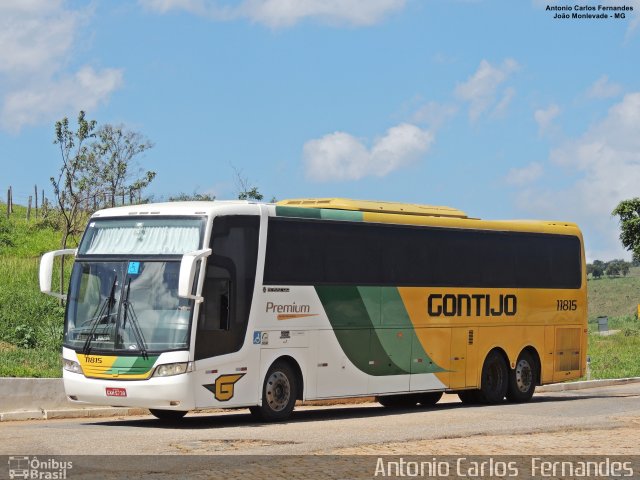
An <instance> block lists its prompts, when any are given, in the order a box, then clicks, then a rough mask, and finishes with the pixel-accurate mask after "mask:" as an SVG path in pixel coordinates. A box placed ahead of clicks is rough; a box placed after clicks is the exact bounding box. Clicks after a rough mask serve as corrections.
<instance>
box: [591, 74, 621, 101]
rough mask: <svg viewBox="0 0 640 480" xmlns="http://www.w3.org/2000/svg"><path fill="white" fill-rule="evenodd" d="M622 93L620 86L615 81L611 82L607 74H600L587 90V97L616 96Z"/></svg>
mask: <svg viewBox="0 0 640 480" xmlns="http://www.w3.org/2000/svg"><path fill="white" fill-rule="evenodd" d="M621 93H622V86H620V85H619V84H617V83H611V82H610V81H609V77H608V76H607V75H602V76H601V77H600V78H599V79H598V80H596V81H595V83H594V84H593V85H591V87H589V90H587V97H589V98H611V97H617V96H618V95H620V94H621Z"/></svg>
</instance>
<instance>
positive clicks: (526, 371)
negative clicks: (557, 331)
mask: <svg viewBox="0 0 640 480" xmlns="http://www.w3.org/2000/svg"><path fill="white" fill-rule="evenodd" d="M537 378H538V367H537V363H536V361H535V360H534V359H533V356H532V355H531V354H530V353H529V352H527V351H526V350H524V351H522V352H521V353H520V355H519V356H518V361H517V362H516V368H514V369H513V370H511V371H510V372H509V387H508V389H507V400H508V401H510V402H514V403H522V402H528V401H529V400H531V397H532V396H533V392H535V390H536V380H537Z"/></svg>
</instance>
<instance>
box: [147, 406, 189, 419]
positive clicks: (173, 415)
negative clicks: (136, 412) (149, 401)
mask: <svg viewBox="0 0 640 480" xmlns="http://www.w3.org/2000/svg"><path fill="white" fill-rule="evenodd" d="M149 412H150V413H151V415H153V416H154V417H156V418H157V419H158V420H162V421H163V422H177V421H179V420H182V418H183V417H184V416H185V415H186V414H187V412H185V411H183V410H159V409H156V408H150V409H149Z"/></svg>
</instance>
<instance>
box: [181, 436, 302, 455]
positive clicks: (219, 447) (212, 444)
mask: <svg viewBox="0 0 640 480" xmlns="http://www.w3.org/2000/svg"><path fill="white" fill-rule="evenodd" d="M293 444H295V442H287V441H276V440H254V439H237V440H234V439H227V440H218V439H211V440H194V441H192V442H184V443H173V444H171V447H173V448H175V449H176V450H178V451H179V452H180V453H190V454H196V455H205V454H211V453H217V452H229V451H234V450H241V449H243V448H247V447H252V448H255V447H273V446H276V445H293Z"/></svg>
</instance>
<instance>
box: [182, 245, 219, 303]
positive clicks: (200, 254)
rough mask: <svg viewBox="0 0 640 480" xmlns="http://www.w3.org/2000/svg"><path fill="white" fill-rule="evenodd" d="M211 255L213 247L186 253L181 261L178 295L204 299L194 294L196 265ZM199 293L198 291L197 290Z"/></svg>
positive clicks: (197, 299) (199, 299)
mask: <svg viewBox="0 0 640 480" xmlns="http://www.w3.org/2000/svg"><path fill="white" fill-rule="evenodd" d="M209 255H211V249H210V248H206V249H204V250H194V251H193V252H188V253H185V254H184V255H183V256H182V261H181V262H180V278H179V280H178V296H179V297H182V298H190V299H192V300H196V301H198V302H201V301H202V297H200V296H198V295H193V294H192V293H191V292H192V291H193V281H194V280H195V278H194V277H195V274H196V267H197V265H198V262H199V261H201V260H203V259H204V258H207V257H208V256H209ZM196 293H198V292H196Z"/></svg>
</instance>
